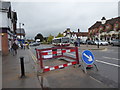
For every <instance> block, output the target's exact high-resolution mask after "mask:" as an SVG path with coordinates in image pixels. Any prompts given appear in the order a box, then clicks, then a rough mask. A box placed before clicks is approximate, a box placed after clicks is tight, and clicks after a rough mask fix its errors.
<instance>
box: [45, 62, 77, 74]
mask: <svg viewBox="0 0 120 90" xmlns="http://www.w3.org/2000/svg"><path fill="white" fill-rule="evenodd" d="M75 64H77V62H76V61H74V62H70V63H66V64H62V65H58V66H54V67H49V66H45V67H44V69H43V71H44V72H46V71H52V70H55V69H60V68H64V67H68V66H71V65H75Z"/></svg>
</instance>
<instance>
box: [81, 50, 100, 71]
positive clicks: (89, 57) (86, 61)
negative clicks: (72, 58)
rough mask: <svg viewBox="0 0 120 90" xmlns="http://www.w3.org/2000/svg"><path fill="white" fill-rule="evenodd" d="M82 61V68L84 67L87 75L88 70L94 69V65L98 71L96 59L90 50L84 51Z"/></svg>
mask: <svg viewBox="0 0 120 90" xmlns="http://www.w3.org/2000/svg"><path fill="white" fill-rule="evenodd" d="M81 60H82V66H83V69H84V71H85V73H87V72H86V68H92V67H93V65H94V66H95V67H96V69H97V71H98V68H97V65H96V64H95V58H94V56H93V54H92V52H91V51H89V50H85V51H83V52H82V59H81Z"/></svg>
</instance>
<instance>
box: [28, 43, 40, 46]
mask: <svg viewBox="0 0 120 90" xmlns="http://www.w3.org/2000/svg"><path fill="white" fill-rule="evenodd" d="M39 45H40V42H33V43H31V44H30V46H39Z"/></svg>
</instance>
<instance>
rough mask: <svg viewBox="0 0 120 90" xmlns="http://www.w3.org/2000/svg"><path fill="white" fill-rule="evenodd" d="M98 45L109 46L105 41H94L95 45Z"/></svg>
mask: <svg viewBox="0 0 120 90" xmlns="http://www.w3.org/2000/svg"><path fill="white" fill-rule="evenodd" d="M98 43H99V45H108V44H109V43H108V42H107V41H101V40H99V41H95V44H96V45H98Z"/></svg>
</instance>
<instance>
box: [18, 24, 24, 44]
mask: <svg viewBox="0 0 120 90" xmlns="http://www.w3.org/2000/svg"><path fill="white" fill-rule="evenodd" d="M21 25H22V26H24V23H19V28H20V43H22V42H21V40H22V39H21V29H22V28H21Z"/></svg>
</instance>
